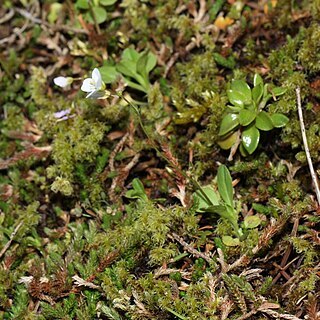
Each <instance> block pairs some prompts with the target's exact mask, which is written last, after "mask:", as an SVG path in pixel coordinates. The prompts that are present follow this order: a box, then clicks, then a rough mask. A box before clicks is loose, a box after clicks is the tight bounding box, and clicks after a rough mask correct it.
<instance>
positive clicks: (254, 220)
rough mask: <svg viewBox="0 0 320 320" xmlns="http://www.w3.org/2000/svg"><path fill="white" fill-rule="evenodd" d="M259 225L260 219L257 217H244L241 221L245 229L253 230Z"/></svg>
mask: <svg viewBox="0 0 320 320" xmlns="http://www.w3.org/2000/svg"><path fill="white" fill-rule="evenodd" d="M260 223H261V219H260V218H259V217H258V216H246V217H245V218H244V221H243V225H244V227H245V228H246V229H254V228H256V227H257V226H258V225H259V224H260Z"/></svg>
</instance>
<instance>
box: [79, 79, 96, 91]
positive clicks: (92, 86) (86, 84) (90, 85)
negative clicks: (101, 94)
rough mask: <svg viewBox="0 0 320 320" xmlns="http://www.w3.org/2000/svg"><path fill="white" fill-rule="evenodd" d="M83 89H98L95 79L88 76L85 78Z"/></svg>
mask: <svg viewBox="0 0 320 320" xmlns="http://www.w3.org/2000/svg"><path fill="white" fill-rule="evenodd" d="M81 90H82V91H84V92H92V91H95V90H96V87H95V84H94V81H93V79H91V78H87V79H84V80H83V83H82V86H81Z"/></svg>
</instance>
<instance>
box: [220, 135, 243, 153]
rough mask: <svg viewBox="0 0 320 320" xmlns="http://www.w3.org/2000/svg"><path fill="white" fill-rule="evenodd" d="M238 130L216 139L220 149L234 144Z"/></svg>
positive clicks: (228, 147)
mask: <svg viewBox="0 0 320 320" xmlns="http://www.w3.org/2000/svg"><path fill="white" fill-rule="evenodd" d="M238 134H239V133H238V131H236V132H234V133H232V134H229V135H228V136H227V137H225V138H224V139H222V140H218V141H217V143H218V145H219V146H220V148H221V149H223V150H228V149H230V148H231V147H232V146H233V145H234V144H235V142H236V141H237V138H238Z"/></svg>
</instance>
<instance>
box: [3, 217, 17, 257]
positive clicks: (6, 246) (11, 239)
mask: <svg viewBox="0 0 320 320" xmlns="http://www.w3.org/2000/svg"><path fill="white" fill-rule="evenodd" d="M21 226H22V221H21V222H20V223H19V224H18V225H17V226H16V227H15V228H14V230H13V232H12V233H11V235H10V239H9V241H8V242H7V243H6V245H5V246H4V247H3V248H2V250H1V252H0V259H1V258H2V256H3V255H4V254H5V252H6V251H7V250H8V249H9V247H10V245H11V243H12V241H13V238H14V237H15V236H16V234H17V232H18V231H19V229H20V228H21Z"/></svg>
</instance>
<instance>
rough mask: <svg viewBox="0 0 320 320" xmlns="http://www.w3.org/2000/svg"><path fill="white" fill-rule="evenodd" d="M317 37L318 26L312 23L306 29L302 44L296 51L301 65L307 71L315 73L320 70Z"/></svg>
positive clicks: (319, 34) (319, 27) (319, 28)
mask: <svg viewBox="0 0 320 320" xmlns="http://www.w3.org/2000/svg"><path fill="white" fill-rule="evenodd" d="M319 37H320V26H319V24H318V23H313V24H311V26H310V27H309V28H308V29H307V30H306V34H305V38H304V40H303V42H302V46H301V47H300V49H299V51H298V58H299V61H300V63H301V65H302V66H303V67H304V68H305V70H306V72H307V73H311V74H312V73H316V72H318V71H319V70H320V67H319V63H318V62H319V59H320V54H319V49H320V44H319V41H318V40H319Z"/></svg>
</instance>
